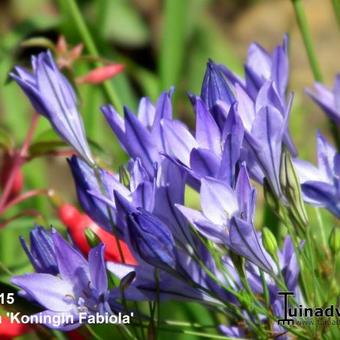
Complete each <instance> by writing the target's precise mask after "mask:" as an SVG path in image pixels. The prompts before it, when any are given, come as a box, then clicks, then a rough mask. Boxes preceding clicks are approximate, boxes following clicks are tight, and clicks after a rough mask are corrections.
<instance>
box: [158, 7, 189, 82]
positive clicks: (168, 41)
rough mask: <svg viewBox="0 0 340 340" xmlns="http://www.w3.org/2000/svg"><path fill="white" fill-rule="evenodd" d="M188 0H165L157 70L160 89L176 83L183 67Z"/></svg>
mask: <svg viewBox="0 0 340 340" xmlns="http://www.w3.org/2000/svg"><path fill="white" fill-rule="evenodd" d="M188 8H189V1H183V0H165V1H164V11H163V13H164V21H163V32H162V44H161V50H160V59H159V72H160V78H161V87H162V89H167V88H169V87H170V86H172V85H176V84H177V81H178V79H179V75H180V73H181V70H182V67H183V57H184V52H185V50H186V48H185V42H186V38H187V17H188V16H189V15H188Z"/></svg>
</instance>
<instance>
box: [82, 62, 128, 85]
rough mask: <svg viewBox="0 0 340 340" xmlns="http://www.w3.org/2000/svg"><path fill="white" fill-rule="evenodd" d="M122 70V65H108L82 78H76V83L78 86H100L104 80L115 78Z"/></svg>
mask: <svg viewBox="0 0 340 340" xmlns="http://www.w3.org/2000/svg"><path fill="white" fill-rule="evenodd" d="M123 70H124V65H123V64H110V65H106V66H101V67H97V68H95V69H94V70H92V71H90V72H89V73H87V74H85V75H84V76H81V77H78V78H77V79H76V82H77V83H78V84H100V83H102V82H104V81H105V80H108V79H111V78H113V77H115V76H116V75H117V74H119V73H121V72H122V71H123Z"/></svg>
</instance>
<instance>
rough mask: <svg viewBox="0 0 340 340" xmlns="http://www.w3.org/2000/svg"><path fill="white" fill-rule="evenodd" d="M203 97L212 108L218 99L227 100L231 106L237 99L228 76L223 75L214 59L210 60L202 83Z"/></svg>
mask: <svg viewBox="0 0 340 340" xmlns="http://www.w3.org/2000/svg"><path fill="white" fill-rule="evenodd" d="M201 98H202V99H203V101H204V102H205V104H206V105H207V107H208V108H209V109H210V110H212V109H213V108H214V106H215V105H216V104H217V102H218V101H223V102H225V103H226V104H227V105H228V106H229V107H230V106H231V104H232V103H233V102H234V101H235V98H234V95H233V93H232V91H231V89H230V88H229V86H228V83H227V80H226V78H225V77H224V76H223V73H222V72H221V70H220V68H219V66H218V65H217V64H215V63H214V62H213V61H212V60H209V61H208V63H207V69H206V71H205V75H204V79H203V83H202V89H201Z"/></svg>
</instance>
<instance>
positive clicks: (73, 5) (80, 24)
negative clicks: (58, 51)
mask: <svg viewBox="0 0 340 340" xmlns="http://www.w3.org/2000/svg"><path fill="white" fill-rule="evenodd" d="M65 4H66V6H67V7H68V9H69V12H70V15H71V17H72V19H73V21H74V23H75V26H76V28H77V30H78V32H79V35H80V36H81V38H82V40H83V42H84V44H85V47H86V48H87V50H88V52H89V53H90V54H91V55H92V56H94V57H99V52H98V49H97V47H96V45H95V43H94V40H93V38H92V36H91V33H90V31H89V29H88V27H87V26H86V24H85V21H84V18H83V16H82V14H81V12H80V10H79V7H78V4H77V2H76V0H67V1H65ZM94 64H95V66H96V67H98V66H101V65H102V63H100V62H95V63H94ZM102 86H103V89H104V91H105V93H106V95H107V97H108V99H109V100H110V101H111V103H112V105H113V106H114V107H115V108H116V110H117V111H119V112H122V104H121V103H120V100H119V98H118V95H117V93H116V91H115V89H114V87H113V84H112V83H110V82H107V81H106V82H104V83H103V84H102Z"/></svg>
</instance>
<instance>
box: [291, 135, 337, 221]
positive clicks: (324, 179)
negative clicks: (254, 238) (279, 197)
mask: <svg viewBox="0 0 340 340" xmlns="http://www.w3.org/2000/svg"><path fill="white" fill-rule="evenodd" d="M317 157H318V167H315V166H314V165H312V164H310V163H308V162H306V161H303V160H299V159H295V160H294V165H295V168H296V170H297V173H298V176H299V177H300V182H301V184H302V186H301V187H302V193H303V198H304V200H305V201H306V202H308V203H310V204H313V205H315V206H321V207H325V208H327V209H328V210H329V211H330V212H332V213H333V214H334V215H335V216H337V217H340V154H339V153H338V152H336V150H335V148H334V147H333V146H332V145H330V144H329V143H328V142H327V140H326V139H325V137H323V136H322V135H321V134H320V133H318V135H317Z"/></svg>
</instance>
